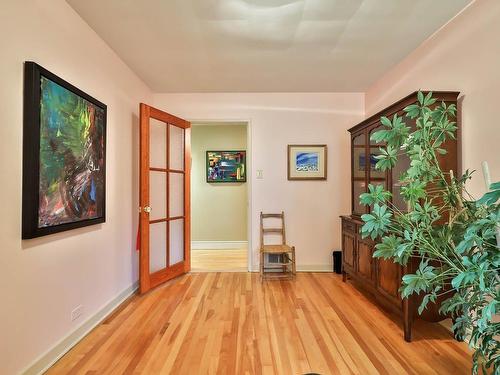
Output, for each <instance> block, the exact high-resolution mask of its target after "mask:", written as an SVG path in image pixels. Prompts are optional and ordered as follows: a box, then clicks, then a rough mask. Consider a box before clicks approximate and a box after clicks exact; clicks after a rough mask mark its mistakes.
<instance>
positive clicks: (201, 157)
mask: <svg viewBox="0 0 500 375" xmlns="http://www.w3.org/2000/svg"><path fill="white" fill-rule="evenodd" d="M191 147H192V149H191V151H192V160H193V164H192V171H191V215H192V222H191V225H192V227H191V231H192V232H191V238H192V240H193V241H246V240H247V183H227V184H226V183H216V184H214V183H212V184H210V183H207V182H206V176H205V175H206V170H205V163H206V160H205V159H206V151H208V150H246V149H247V127H246V125H245V124H241V125H240V124H234V125H233V124H231V125H196V124H193V127H192V131H191ZM249 178H250V176H248V175H247V180H248V179H249Z"/></svg>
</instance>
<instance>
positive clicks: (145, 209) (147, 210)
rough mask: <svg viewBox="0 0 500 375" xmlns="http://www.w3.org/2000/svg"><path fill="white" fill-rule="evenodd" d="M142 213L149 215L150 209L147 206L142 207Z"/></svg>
mask: <svg viewBox="0 0 500 375" xmlns="http://www.w3.org/2000/svg"><path fill="white" fill-rule="evenodd" d="M144 212H146V213H148V214H149V213H150V212H151V207H149V206H145V207H144Z"/></svg>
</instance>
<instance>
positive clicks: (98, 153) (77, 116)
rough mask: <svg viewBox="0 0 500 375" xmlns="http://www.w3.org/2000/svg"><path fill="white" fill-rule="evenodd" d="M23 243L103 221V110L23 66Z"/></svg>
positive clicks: (68, 86) (47, 75)
mask: <svg viewBox="0 0 500 375" xmlns="http://www.w3.org/2000/svg"><path fill="white" fill-rule="evenodd" d="M24 111H25V123H24V160H23V163H24V165H23V238H33V237H38V236H43V235H46V234H51V233H55V232H60V231H64V230H69V229H74V228H77V227H82V226H86V225H91V224H97V223H102V222H104V221H105V182H106V174H105V167H106V166H105V161H106V160H105V150H106V106H105V105H104V104H102V103H101V102H99V101H97V100H96V99H94V98H92V97H90V96H89V95H87V94H85V93H84V92H82V91H81V90H79V89H77V88H76V87H74V86H72V85H71V84H69V83H68V82H66V81H64V80H62V79H61V78H59V77H57V76H55V75H54V74H52V73H50V72H49V71H47V70H46V69H44V68H42V67H41V66H39V65H37V64H35V63H32V62H26V63H25V108H24Z"/></svg>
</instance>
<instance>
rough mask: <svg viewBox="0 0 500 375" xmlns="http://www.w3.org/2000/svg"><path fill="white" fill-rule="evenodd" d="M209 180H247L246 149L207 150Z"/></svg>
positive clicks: (211, 181)
mask: <svg viewBox="0 0 500 375" xmlns="http://www.w3.org/2000/svg"><path fill="white" fill-rule="evenodd" d="M206 169H207V170H206V174H207V182H210V183H213V182H246V180H247V172H246V169H247V168H246V151H207V168H206Z"/></svg>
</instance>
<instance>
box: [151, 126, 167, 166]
mask: <svg viewBox="0 0 500 375" xmlns="http://www.w3.org/2000/svg"><path fill="white" fill-rule="evenodd" d="M149 165H150V167H153V168H167V124H165V123H164V122H161V121H158V120H156V119H154V118H150V119H149Z"/></svg>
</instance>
